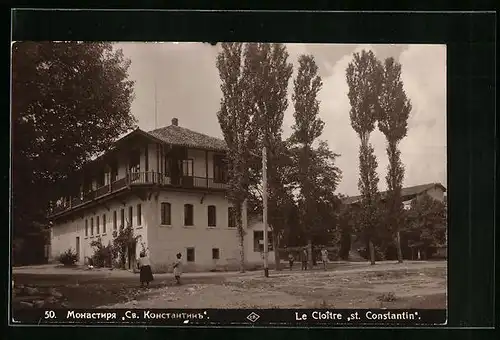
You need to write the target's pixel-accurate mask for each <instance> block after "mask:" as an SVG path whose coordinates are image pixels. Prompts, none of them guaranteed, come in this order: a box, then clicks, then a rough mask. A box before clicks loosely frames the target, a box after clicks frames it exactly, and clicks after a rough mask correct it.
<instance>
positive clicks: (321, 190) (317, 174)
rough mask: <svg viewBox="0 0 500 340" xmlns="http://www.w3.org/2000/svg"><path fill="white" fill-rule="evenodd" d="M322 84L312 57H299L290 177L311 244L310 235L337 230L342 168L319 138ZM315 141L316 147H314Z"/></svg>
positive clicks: (321, 128)
mask: <svg viewBox="0 0 500 340" xmlns="http://www.w3.org/2000/svg"><path fill="white" fill-rule="evenodd" d="M321 87H322V80H321V77H320V76H319V75H318V66H317V65H316V62H315V60H314V57H313V56H311V55H302V56H300V57H299V69H298V71H297V77H296V78H295V80H294V93H293V95H292V101H293V103H294V109H295V112H294V118H295V124H294V125H293V127H292V129H293V132H292V135H291V136H290V139H289V143H290V145H291V153H292V155H293V159H294V162H295V166H294V167H295V173H294V176H293V177H294V180H295V183H296V186H297V189H298V190H299V192H300V194H299V197H298V207H299V213H300V222H301V225H302V228H303V230H304V233H305V235H306V237H307V241H308V244H309V246H310V247H311V243H312V241H313V238H315V237H317V236H322V238H323V240H325V239H324V237H325V236H326V237H327V238H330V236H327V235H332V234H333V231H334V230H336V228H335V218H334V217H335V215H334V214H335V212H336V210H337V209H336V208H337V207H336V205H337V204H338V199H337V197H336V196H335V195H334V192H335V190H336V188H337V185H338V183H339V181H340V178H341V171H340V169H339V168H338V167H337V166H336V165H335V159H336V157H338V156H339V155H337V154H335V153H333V152H332V151H330V150H329V149H328V145H327V144H326V142H322V141H318V138H319V137H320V136H321V134H322V133H323V128H324V122H323V121H322V119H321V118H320V117H319V100H318V99H317V95H318V93H319V91H320V90H321ZM315 142H319V146H317V147H315ZM335 235H336V234H335Z"/></svg>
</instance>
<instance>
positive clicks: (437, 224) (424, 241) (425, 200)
mask: <svg viewBox="0 0 500 340" xmlns="http://www.w3.org/2000/svg"><path fill="white" fill-rule="evenodd" d="M446 224H447V223H446V206H445V204H444V203H443V202H441V201H438V200H435V199H433V198H432V197H430V196H429V195H424V196H422V197H419V198H417V199H414V200H413V201H412V203H411V208H410V209H409V210H408V211H407V222H406V226H407V227H406V228H405V229H404V231H405V233H406V234H407V235H408V236H407V237H408V239H409V245H416V244H421V245H422V246H423V247H425V248H429V247H431V248H432V247H438V246H443V245H446V229H447V226H446Z"/></svg>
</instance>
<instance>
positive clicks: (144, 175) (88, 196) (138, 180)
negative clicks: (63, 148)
mask: <svg viewBox="0 0 500 340" xmlns="http://www.w3.org/2000/svg"><path fill="white" fill-rule="evenodd" d="M137 185H160V186H166V187H178V188H186V189H187V188H194V189H196V188H197V189H204V188H205V189H216V190H224V189H226V188H227V184H226V183H222V182H218V181H216V180H214V179H213V178H206V177H196V176H182V177H180V178H179V179H178V181H175V183H173V182H172V179H171V177H169V176H167V175H165V174H162V173H158V172H152V171H151V172H135V173H129V174H127V175H126V176H125V177H123V178H120V179H118V180H116V181H114V182H112V183H111V184H106V185H103V186H101V187H99V188H97V189H95V190H93V191H89V192H87V193H85V194H83V195H81V196H74V197H71V199H70V200H67V201H66V202H65V203H63V204H59V205H57V206H55V207H53V208H52V209H51V211H50V214H51V215H54V214H57V213H60V212H63V211H66V210H69V209H72V208H75V207H77V206H80V205H83V204H86V203H88V202H91V201H92V200H94V199H97V198H100V197H103V196H106V195H108V194H110V193H113V192H117V191H120V190H121V189H123V188H125V187H128V186H131V187H132V186H137Z"/></svg>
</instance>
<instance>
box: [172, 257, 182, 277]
mask: <svg viewBox="0 0 500 340" xmlns="http://www.w3.org/2000/svg"><path fill="white" fill-rule="evenodd" d="M176 257H177V259H176V260H175V262H174V277H175V283H176V284H178V285H180V284H181V274H182V268H181V267H182V261H181V257H182V255H181V253H177V255H176Z"/></svg>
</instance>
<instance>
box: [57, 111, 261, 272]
mask: <svg viewBox="0 0 500 340" xmlns="http://www.w3.org/2000/svg"><path fill="white" fill-rule="evenodd" d="M226 150H227V146H226V144H225V142H224V141H223V140H221V139H218V138H214V137H210V136H207V135H204V134H201V133H198V132H194V131H192V130H189V129H186V128H183V127H180V126H179V124H178V120H177V119H176V118H174V119H172V125H170V126H167V127H163V128H160V129H156V130H153V131H149V132H145V131H142V130H140V129H137V130H134V131H133V132H131V133H129V134H128V135H126V136H125V137H123V138H121V139H119V140H118V141H117V142H116V143H115V144H114V147H113V148H112V149H111V150H109V151H107V152H106V153H104V154H103V155H101V156H100V157H98V158H97V159H95V160H93V161H92V162H90V163H89V164H87V165H86V166H85V167H84V168H83V169H82V170H81V171H80V172H79V173H76V174H74V177H73V178H71V184H68V187H69V191H68V192H71V194H68V197H64V198H62V199H61V200H60V201H59V202H58V204H57V205H55V206H54V207H53V208H52V209H51V212H50V214H49V217H50V219H51V221H52V225H53V226H52V228H51V256H52V258H56V257H57V256H58V255H59V254H61V253H62V252H64V251H66V250H67V249H68V248H71V249H72V250H73V251H76V253H77V254H78V262H79V263H84V262H85V261H86V259H88V258H90V257H91V256H92V255H93V253H94V250H93V249H92V246H91V243H92V241H94V240H97V239H98V238H100V239H101V242H102V243H103V244H104V245H106V244H108V242H111V241H112V239H113V232H116V231H118V230H119V228H121V227H123V226H125V225H128V224H129V223H130V224H131V226H132V227H133V230H134V234H135V235H138V236H139V240H138V242H137V244H136V247H135V251H133V250H132V251H131V252H130V254H128V257H129V259H128V260H129V261H127V262H128V266H129V268H132V267H133V263H134V261H132V260H133V259H135V258H136V257H138V254H139V252H140V251H141V249H143V247H145V248H147V250H148V254H149V256H150V259H151V262H152V266H153V268H154V269H156V270H157V271H164V270H166V269H168V267H170V266H171V264H172V263H173V261H174V259H175V255H176V254H177V253H181V254H182V255H183V260H184V262H185V264H186V270H210V269H213V268H216V267H220V266H222V267H236V268H237V265H238V263H239V241H238V232H237V230H236V227H235V223H234V218H233V216H234V210H233V209H234V208H233V207H232V206H231V203H230V202H229V200H228V199H227V197H226V190H227V184H226V183H227V178H228V171H227V163H226V160H225V155H226ZM75 183H76V184H75ZM62 185H64V184H62ZM248 235H249V236H247V238H248V237H252V236H253V233H248ZM249 242H250V241H249V240H248V239H247V240H246V241H245V243H246V244H250V243H249ZM248 248H249V247H246V249H245V251H246V252H248V251H251V252H253V251H254V249H253V248H252V249H248Z"/></svg>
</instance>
